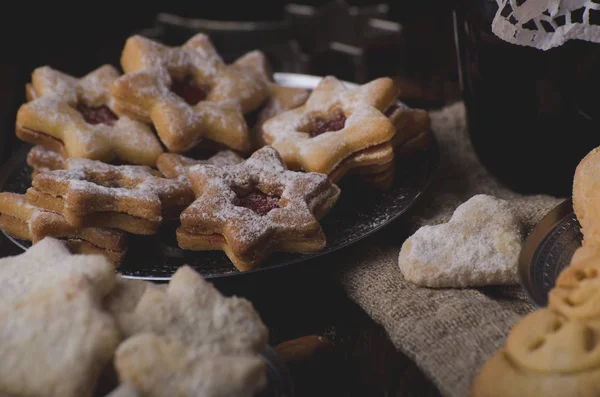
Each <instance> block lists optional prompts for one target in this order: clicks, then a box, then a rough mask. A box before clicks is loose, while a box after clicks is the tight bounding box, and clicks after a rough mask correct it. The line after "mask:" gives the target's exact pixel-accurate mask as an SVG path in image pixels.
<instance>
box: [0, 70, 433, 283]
mask: <svg viewBox="0 0 600 397" xmlns="http://www.w3.org/2000/svg"><path fill="white" fill-rule="evenodd" d="M275 77H276V79H277V81H278V82H280V83H281V84H283V85H289V86H296V87H303V88H309V89H310V88H314V87H315V86H316V84H317V83H318V81H319V80H320V78H319V77H316V76H307V75H298V74H290V73H278V74H276V75H275ZM347 84H348V85H349V86H353V84H351V83H347ZM28 149H29V147H26V148H24V149H23V150H20V151H19V152H18V153H16V154H15V155H14V156H13V157H12V158H11V160H9V162H8V164H7V165H6V166H5V167H4V169H3V170H2V172H1V173H0V191H10V192H17V193H24V192H25V191H26V190H27V188H28V187H29V186H31V168H30V167H29V166H28V165H27V164H26V161H25V158H26V153H27V150H28ZM438 164H439V148H438V146H437V142H436V141H435V140H433V141H432V143H431V144H430V146H429V147H428V148H427V149H425V150H423V151H421V152H418V153H415V154H414V155H412V156H410V157H407V158H403V159H399V161H398V162H397V173H396V178H395V183H394V186H393V187H392V188H391V189H390V190H389V191H386V192H380V191H376V190H371V189H369V188H367V187H365V186H364V185H362V184H360V183H358V182H355V181H353V180H348V181H342V183H340V188H341V189H342V194H341V196H340V199H339V200H338V202H337V203H336V205H335V206H334V207H333V209H332V210H331V211H330V212H329V214H327V215H326V216H325V217H324V218H323V220H322V221H321V225H322V227H323V230H324V232H325V235H326V236H327V248H326V249H325V250H323V251H322V252H319V253H317V254H287V253H276V254H274V255H272V256H270V257H269V258H268V259H267V260H266V261H265V262H263V264H262V265H261V266H260V267H259V268H257V269H253V270H249V271H247V272H244V273H241V272H239V271H238V270H237V269H236V268H235V267H234V266H233V265H232V264H231V261H230V260H229V258H227V256H226V255H225V254H224V253H223V252H221V251H203V252H194V251H184V250H182V249H180V248H179V247H178V246H177V241H176V239H175V228H176V227H177V225H163V227H161V229H160V230H159V232H158V233H157V234H156V235H154V236H133V235H132V236H131V239H130V244H129V250H128V253H127V256H126V258H125V260H124V261H123V263H122V264H121V266H120V267H119V269H118V270H119V272H120V273H121V274H122V275H123V276H125V277H130V278H141V279H146V280H155V281H159V280H163V281H164V280H169V279H170V278H171V276H172V275H173V273H175V271H176V270H177V268H179V267H180V266H182V265H184V264H187V265H190V266H191V267H192V268H194V269H195V270H196V271H198V272H199V273H200V274H201V275H202V276H203V277H205V278H217V277H227V276H234V275H241V274H246V273H252V272H260V271H265V270H268V269H273V268H277V267H281V266H287V265H291V264H298V263H301V262H304V261H306V260H309V259H312V258H315V257H317V256H321V255H325V254H328V253H331V252H333V251H336V250H338V249H340V248H343V247H346V246H348V245H350V244H353V243H356V242H357V241H359V240H361V239H363V238H364V237H366V236H368V235H369V234H371V233H373V232H375V231H376V230H378V229H380V228H382V227H383V226H385V225H387V224H389V223H390V222H391V221H393V220H394V219H396V218H398V217H399V216H401V215H402V214H404V213H405V212H406V211H407V210H408V209H409V208H410V207H411V206H412V205H413V204H414V203H415V202H416V201H417V199H418V198H419V197H420V196H421V195H422V193H423V192H424V191H425V189H426V188H427V186H428V185H429V183H430V181H431V179H432V177H433V175H434V173H435V171H436V170H437V167H438ZM8 238H10V239H11V240H12V241H13V242H14V243H15V244H17V245H18V246H20V247H21V248H23V249H27V247H29V246H31V243H30V242H28V241H23V240H18V239H15V238H13V237H12V236H8Z"/></svg>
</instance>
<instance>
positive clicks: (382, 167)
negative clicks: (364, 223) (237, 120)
mask: <svg viewBox="0 0 600 397" xmlns="http://www.w3.org/2000/svg"><path fill="white" fill-rule="evenodd" d="M397 97H398V89H397V87H396V85H395V84H394V81H393V80H392V79H390V78H387V77H384V78H379V79H376V80H373V81H371V82H369V83H367V84H365V85H362V86H360V87H358V88H356V89H348V88H347V87H345V86H344V84H343V83H342V82H340V81H339V80H338V79H336V78H335V77H333V76H327V77H325V78H324V79H323V80H321V82H320V83H319V85H318V86H317V87H316V88H315V90H314V91H313V92H312V93H311V95H310V97H309V98H308V100H307V101H306V103H305V104H304V105H302V106H299V107H297V108H295V109H291V110H288V111H286V112H283V113H281V114H279V115H277V116H274V117H272V118H271V119H269V120H267V121H266V122H265V123H264V125H263V127H262V137H263V140H264V141H265V142H266V143H267V144H269V145H272V146H273V147H274V148H275V149H277V151H279V153H281V156H282V157H283V159H284V161H285V163H286V164H287V165H288V166H289V167H290V168H292V169H297V170H303V171H307V172H320V173H324V174H327V175H328V176H329V177H330V178H331V179H332V180H333V181H334V182H337V181H338V180H340V179H342V178H343V177H344V176H345V175H347V174H356V175H358V176H359V177H360V179H361V180H362V181H363V182H365V183H367V184H370V185H373V186H375V187H377V188H380V189H388V188H390V187H391V185H392V183H393V181H394V170H395V168H396V167H395V162H394V157H395V153H394V152H395V149H397V151H398V152H399V153H402V154H407V153H409V152H410V151H411V150H414V149H416V148H418V147H424V146H425V145H427V143H428V139H429V137H430V135H429V118H428V115H427V112H425V111H423V110H418V109H409V108H406V107H403V106H399V105H398V101H397Z"/></svg>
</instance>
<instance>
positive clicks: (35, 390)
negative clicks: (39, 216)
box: [0, 238, 269, 397]
mask: <svg viewBox="0 0 600 397" xmlns="http://www.w3.org/2000/svg"><path fill="white" fill-rule="evenodd" d="M0 298H1V299H2V305H1V307H0V324H2V326H0V352H1V353H2V358H3V359H2V360H0V394H2V395H10V396H45V397H92V396H94V397H102V396H105V395H107V393H109V394H108V396H109V397H117V396H120V397H164V396H173V395H177V396H182V397H187V396H189V397H193V396H207V397H217V396H240V397H242V396H247V397H250V396H257V395H259V393H263V392H264V391H265V389H266V386H267V376H266V365H265V362H264V361H263V359H262V358H261V357H260V356H259V355H260V354H261V353H262V352H263V351H264V350H265V348H266V347H267V342H268V337H269V332H268V329H267V328H266V327H265V325H264V324H263V322H262V320H261V318H260V316H259V314H258V313H257V312H256V311H255V310H254V307H253V306H252V304H251V303H250V302H249V301H247V300H245V299H243V298H238V297H235V296H233V297H225V296H223V295H222V294H221V293H220V292H219V291H218V290H217V289H216V288H215V287H214V286H212V284H210V283H209V282H207V281H205V280H204V279H203V278H202V277H201V276H200V275H199V274H198V273H196V272H194V271H193V270H192V269H191V268H189V267H187V266H184V267H181V268H179V269H178V270H177V272H176V273H175V274H174V275H173V277H172V279H171V280H170V282H169V283H168V285H156V284H153V283H150V282H146V281H141V280H130V279H125V278H121V277H120V276H118V275H117V274H116V273H115V271H114V268H113V266H112V264H110V263H109V262H108V261H107V260H106V259H105V258H103V257H102V256H100V255H72V254H71V253H69V251H68V250H67V249H66V248H65V247H64V246H63V244H62V243H61V242H60V241H58V240H55V239H53V238H45V239H43V240H41V241H40V242H39V243H37V244H36V245H34V246H33V247H31V248H30V249H29V250H28V251H27V252H25V253H23V254H21V255H18V256H14V257H8V258H3V259H0Z"/></svg>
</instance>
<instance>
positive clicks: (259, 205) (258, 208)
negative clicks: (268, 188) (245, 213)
mask: <svg viewBox="0 0 600 397" xmlns="http://www.w3.org/2000/svg"><path fill="white" fill-rule="evenodd" d="M236 205H237V206H239V207H246V208H250V209H251V210H252V211H254V212H256V213H257V214H259V215H266V214H268V213H269V212H270V211H271V210H273V209H275V208H279V197H277V196H269V195H268V194H265V193H263V192H261V191H258V190H256V191H253V192H252V193H250V194H247V195H245V196H243V197H239V198H238V200H237V203H236Z"/></svg>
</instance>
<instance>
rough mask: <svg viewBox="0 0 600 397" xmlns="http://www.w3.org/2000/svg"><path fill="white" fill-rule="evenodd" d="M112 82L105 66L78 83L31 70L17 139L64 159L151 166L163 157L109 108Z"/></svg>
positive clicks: (147, 132)
mask: <svg viewBox="0 0 600 397" xmlns="http://www.w3.org/2000/svg"><path fill="white" fill-rule="evenodd" d="M118 77H119V72H118V71H117V69H115V68H114V67H112V66H110V65H104V66H102V67H100V68H98V69H96V70H94V71H93V72H91V73H89V74H87V75H86V76H84V77H82V78H76V77H73V76H69V75H67V74H65V73H62V72H60V71H58V70H55V69H52V68H50V67H48V66H43V67H40V68H37V69H36V70H35V71H34V72H33V74H32V83H31V90H33V91H35V96H34V97H32V100H31V101H30V102H28V103H25V104H23V105H22V106H21V107H20V108H19V111H18V112H17V122H16V131H17V136H18V137H19V138H20V139H22V140H24V141H26V142H31V143H35V144H40V145H43V146H45V147H47V148H49V149H52V150H54V151H56V152H59V153H61V154H62V155H63V156H64V157H83V158H87V159H92V160H100V161H105V162H110V161H113V160H119V161H121V162H125V163H129V164H142V165H148V166H154V164H155V163H156V158H157V157H158V155H159V154H160V153H162V152H163V149H162V146H161V145H160V142H159V141H158V139H157V137H156V135H155V134H154V133H153V132H152V130H151V129H150V127H149V126H148V125H146V124H144V123H142V122H140V121H137V120H133V119H131V118H129V117H127V116H125V115H123V114H121V113H120V112H118V111H117V110H116V109H115V107H114V103H113V100H112V98H111V96H110V86H111V84H112V83H113V81H115V80H116V79H117V78H118Z"/></svg>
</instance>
